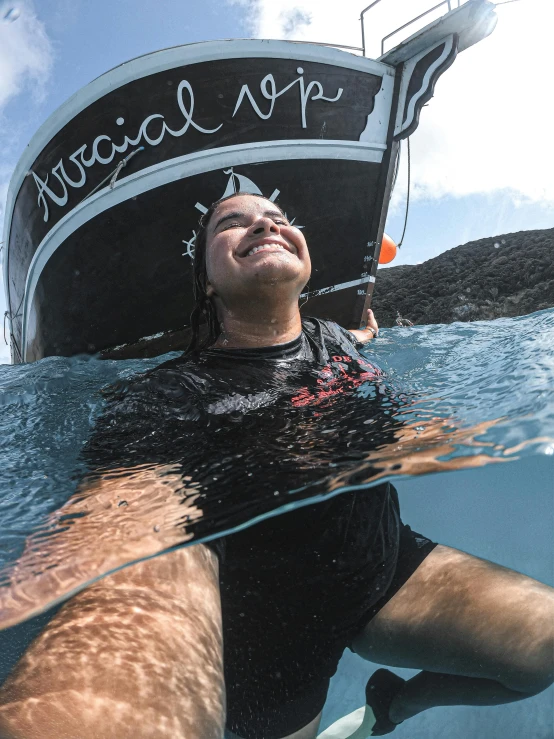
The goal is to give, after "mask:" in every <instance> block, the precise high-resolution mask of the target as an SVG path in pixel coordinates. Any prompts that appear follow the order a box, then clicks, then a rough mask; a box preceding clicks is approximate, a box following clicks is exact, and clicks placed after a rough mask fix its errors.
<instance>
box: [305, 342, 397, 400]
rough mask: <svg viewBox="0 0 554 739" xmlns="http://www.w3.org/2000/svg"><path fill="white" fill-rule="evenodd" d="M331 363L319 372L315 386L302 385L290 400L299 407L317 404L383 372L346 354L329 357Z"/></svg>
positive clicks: (364, 361) (374, 378) (362, 360)
mask: <svg viewBox="0 0 554 739" xmlns="http://www.w3.org/2000/svg"><path fill="white" fill-rule="evenodd" d="M331 359H332V364H327V365H325V367H323V369H322V370H320V372H319V377H318V379H317V381H316V384H317V388H311V389H310V388H308V387H303V388H302V389H301V390H300V392H299V393H298V395H295V396H294V397H293V398H292V400H291V402H292V404H293V405H294V406H295V407H297V408H299V407H301V406H303V405H319V404H320V403H322V402H323V401H324V400H326V399H327V398H330V397H331V396H333V395H339V394H340V393H347V392H349V391H351V390H354V389H355V388H357V387H359V386H360V385H362V384H363V383H364V382H367V381H368V380H376V379H377V378H378V377H380V376H381V375H382V374H383V373H382V371H381V370H380V369H379V368H378V367H375V366H374V365H373V364H371V362H367V361H366V360H364V359H355V360H353V358H352V357H349V356H347V355H345V356H341V355H336V356H333V357H331Z"/></svg>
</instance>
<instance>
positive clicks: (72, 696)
mask: <svg viewBox="0 0 554 739" xmlns="http://www.w3.org/2000/svg"><path fill="white" fill-rule="evenodd" d="M223 715H224V682H223V649H222V633H221V608H220V601H219V585H218V568H217V558H216V556H215V555H214V554H213V553H212V552H211V551H210V550H209V549H207V548H206V547H204V546H202V545H198V546H194V547H189V548H186V549H179V550H176V551H174V552H169V553H167V554H165V555H163V556H161V557H157V558H155V559H151V560H147V561H146V562H140V563H138V564H135V565H132V566H131V567H128V568H126V569H124V570H120V571H119V572H116V573H114V574H113V575H110V576H108V577H106V578H104V579H103V580H101V581H99V582H97V583H95V584H93V585H91V586H90V587H88V588H86V589H85V590H84V591H82V592H81V593H79V594H77V595H76V596H74V597H73V598H72V599H71V600H70V601H69V602H68V603H67V604H66V605H65V606H64V607H63V608H62V609H61V610H60V611H59V613H58V614H56V616H55V617H54V618H53V619H52V621H51V622H50V623H49V624H48V626H47V627H46V628H45V629H44V631H43V632H42V633H41V634H40V636H39V637H38V638H37V639H36V640H35V641H34V642H33V644H32V645H31V647H30V648H29V649H28V651H27V652H26V654H25V655H24V656H23V658H22V659H21V660H20V662H19V663H18V664H17V666H16V667H15V669H14V671H13V672H12V674H11V675H10V677H9V678H8V680H7V681H6V682H5V684H4V685H3V687H2V688H1V689H0V737H1V739H35V738H36V739H60V737H77V736H78V737H79V738H80V739H94V738H95V737H98V736H103V737H105V738H106V739H112V738H113V739H127V738H129V739H142V738H143V737H144V738H146V737H153V736H156V737H160V738H162V737H168V738H169V737H171V739H177V738H179V737H187V739H208V738H209V739H219V738H220V737H221V736H222V733H223V723H224V722H223Z"/></svg>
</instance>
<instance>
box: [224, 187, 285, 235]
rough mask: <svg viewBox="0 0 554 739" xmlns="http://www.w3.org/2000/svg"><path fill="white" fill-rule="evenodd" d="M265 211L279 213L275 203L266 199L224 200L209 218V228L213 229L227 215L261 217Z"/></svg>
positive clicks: (250, 197)
mask: <svg viewBox="0 0 554 739" xmlns="http://www.w3.org/2000/svg"><path fill="white" fill-rule="evenodd" d="M266 211H271V212H275V213H280V212H281V211H280V209H279V207H278V206H277V205H275V203H272V202H271V200H267V199H266V198H259V197H255V196H249V195H239V196H238V197H236V198H231V199H230V200H226V201H225V202H224V203H220V204H219V205H218V206H217V208H216V209H215V211H214V212H213V215H212V217H211V218H210V228H212V229H213V228H214V227H215V224H216V223H217V222H218V220H219V219H220V218H222V217H223V216H225V215H227V214H228V213H245V214H247V215H250V214H253V215H263V214H264V213H265V212H266Z"/></svg>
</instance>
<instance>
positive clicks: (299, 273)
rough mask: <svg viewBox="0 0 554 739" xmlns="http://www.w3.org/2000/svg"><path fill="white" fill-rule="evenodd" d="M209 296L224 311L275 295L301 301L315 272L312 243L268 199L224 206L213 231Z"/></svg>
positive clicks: (242, 197) (208, 240)
mask: <svg viewBox="0 0 554 739" xmlns="http://www.w3.org/2000/svg"><path fill="white" fill-rule="evenodd" d="M206 271H207V276H208V282H207V290H206V292H207V294H208V296H209V297H215V299H216V303H217V305H218V308H219V309H221V308H222V307H231V306H233V305H235V304H236V303H237V301H238V302H242V301H244V299H250V300H256V299H257V298H259V299H261V298H262V297H263V298H264V299H266V298H267V297H268V296H270V297H271V296H272V295H275V297H276V298H278V299H280V300H292V301H297V300H298V297H299V295H300V293H301V292H302V289H303V288H304V286H305V285H306V283H307V282H308V280H309V278H310V272H311V263H310V255H309V253H308V247H307V245H306V241H305V239H304V237H303V235H302V233H301V231H300V230H299V229H298V228H295V227H294V226H291V225H290V223H289V222H288V220H287V219H286V218H285V217H284V215H283V214H282V213H281V211H280V210H279V209H278V208H277V207H276V206H275V204H274V203H272V202H271V201H270V200H266V199H265V198H261V197H256V196H249V195H240V196H237V197H234V198H230V199H229V200H225V201H224V202H223V203H221V204H220V205H218V207H217V208H216V210H215V212H214V213H213V215H212V217H211V218H210V222H209V224H208V227H207V234H206Z"/></svg>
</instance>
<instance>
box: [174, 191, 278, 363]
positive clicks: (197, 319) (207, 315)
mask: <svg viewBox="0 0 554 739" xmlns="http://www.w3.org/2000/svg"><path fill="white" fill-rule="evenodd" d="M244 195H248V196H249V197H252V198H262V199H264V200H267V198H264V197H263V195H256V194H254V193H251V192H240V191H239V192H235V193H233V194H232V195H228V196H227V197H225V198H220V199H219V200H216V201H215V203H212V204H211V205H210V207H209V208H208V210H207V211H206V212H205V213H203V214H202V216H201V218H200V221H199V222H198V233H197V234H196V238H195V240H194V260H193V265H192V274H193V287H192V290H193V296H194V308H193V309H192V313H191V314H190V327H191V331H192V335H191V338H190V342H189V345H188V347H187V349H186V351H185V354H192V353H197V352H200V351H202V350H203V349H207V347H209V346H211V345H212V344H215V342H216V341H217V339H218V337H219V335H220V334H221V326H220V322H219V318H218V315H217V308H216V306H215V303H214V301H213V300H212V299H211V298H210V297H209V296H208V295H207V293H206V283H207V282H208V273H207V271H206V246H207V242H208V226H209V224H210V220H211V218H212V216H213V214H214V213H215V211H216V209H217V207H218V206H219V205H221V203H225V202H226V201H227V200H231V198H238V197H239V196H244ZM273 205H274V206H275V207H276V208H277V210H279V211H281V213H282V214H283V216H285V214H284V213H283V211H282V210H281V208H280V207H279V206H278V205H277V204H276V203H273ZM203 322H205V323H206V324H207V327H208V334H207V336H206V337H205V338H204V339H203V340H201V339H200V330H201V325H202V323H203Z"/></svg>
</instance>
